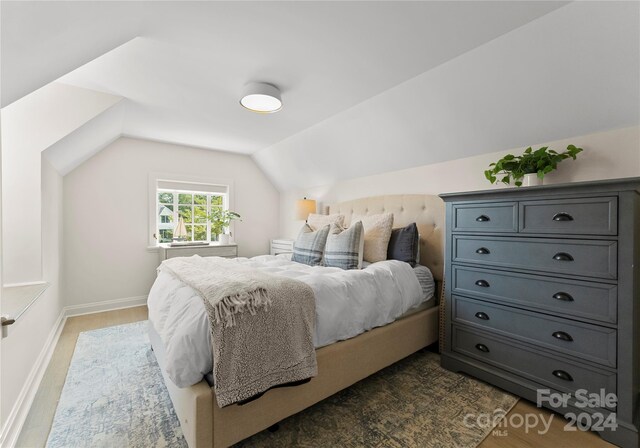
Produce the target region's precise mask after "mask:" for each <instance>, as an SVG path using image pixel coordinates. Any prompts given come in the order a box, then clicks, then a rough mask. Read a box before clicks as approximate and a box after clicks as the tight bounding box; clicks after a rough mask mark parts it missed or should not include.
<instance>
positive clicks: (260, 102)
mask: <svg viewBox="0 0 640 448" xmlns="http://www.w3.org/2000/svg"><path fill="white" fill-rule="evenodd" d="M240 104H241V105H242V106H243V107H245V108H246V109H249V110H250V111H251V112H257V113H259V114H271V113H273V112H278V111H279V110H280V109H282V99H281V98H280V89H278V88H277V87H276V86H273V85H271V84H267V83H264V82H252V83H250V84H247V85H246V86H245V88H244V94H243V95H242V99H241V100H240Z"/></svg>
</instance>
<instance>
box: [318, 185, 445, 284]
mask: <svg viewBox="0 0 640 448" xmlns="http://www.w3.org/2000/svg"><path fill="white" fill-rule="evenodd" d="M384 212H392V213H393V227H394V228H396V227H404V226H406V225H409V224H411V223H412V222H415V223H416V224H417V225H418V232H420V264H422V265H424V266H426V267H428V268H429V269H430V270H431V272H432V273H433V276H434V278H435V279H436V280H437V281H438V282H442V272H443V266H444V233H443V232H444V202H442V199H440V198H439V197H438V196H432V195H424V194H398V195H389V196H373V197H370V198H362V199H354V200H352V201H347V202H340V203H338V204H333V205H330V206H329V213H340V214H343V215H345V224H346V225H349V224H351V217H352V216H353V215H354V214H355V215H375V214H378V213H384Z"/></svg>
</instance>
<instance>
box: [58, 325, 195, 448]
mask: <svg viewBox="0 0 640 448" xmlns="http://www.w3.org/2000/svg"><path fill="white" fill-rule="evenodd" d="M47 447H51V448H63V447H64V448H83V447H87V448H88V447H91V448H116V447H117V448H124V447H141V448H142V447H177V448H180V447H185V448H186V447H187V443H186V441H185V439H184V436H183V435H182V429H181V428H180V422H179V421H178V418H177V416H176V414H175V411H174V409H173V405H172V404H171V399H170V398H169V392H168V391H167V388H166V387H165V385H164V381H163V379H162V374H161V372H160V367H159V366H158V363H157V362H156V358H155V355H154V354H153V351H151V345H150V343H149V338H148V337H147V322H146V321H143V322H136V323H133V324H126V325H119V326H116V327H108V328H102V329H100V330H93V331H86V332H83V333H80V335H79V336H78V341H77V343H76V348H75V351H74V353H73V358H72V359H71V364H70V366H69V371H68V373H67V378H66V380H65V383H64V387H63V388H62V394H61V395H60V401H59V402H58V408H57V410H56V415H55V417H54V419H53V425H52V427H51V432H50V433H49V439H48V440H47Z"/></svg>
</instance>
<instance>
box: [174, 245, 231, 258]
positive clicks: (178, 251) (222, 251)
mask: <svg viewBox="0 0 640 448" xmlns="http://www.w3.org/2000/svg"><path fill="white" fill-rule="evenodd" d="M193 255H200V256H201V257H225V258H232V257H236V256H237V255H238V248H237V246H204V247H202V246H192V247H180V248H175V247H172V248H171V249H168V250H167V252H166V258H176V257H191V256H193Z"/></svg>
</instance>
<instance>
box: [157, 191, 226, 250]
mask: <svg viewBox="0 0 640 448" xmlns="http://www.w3.org/2000/svg"><path fill="white" fill-rule="evenodd" d="M173 184H175V182H174V183H173ZM212 189H214V190H215V188H208V189H207V190H212ZM218 189H219V188H218ZM156 198H157V203H156V204H157V215H156V235H157V236H158V242H160V243H170V242H171V241H172V240H173V230H174V229H175V227H176V225H177V224H178V220H179V218H182V219H183V220H184V224H185V227H186V230H187V237H186V240H187V241H212V240H211V224H210V223H209V220H208V219H207V217H208V216H209V214H210V213H211V211H212V210H213V209H214V208H215V207H219V208H224V209H226V208H228V202H227V194H226V193H223V192H219V191H213V192H212V191H196V190H187V189H184V190H181V189H175V188H173V189H172V188H162V186H161V184H160V183H158V187H157V190H156ZM214 241H215V239H214Z"/></svg>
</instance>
